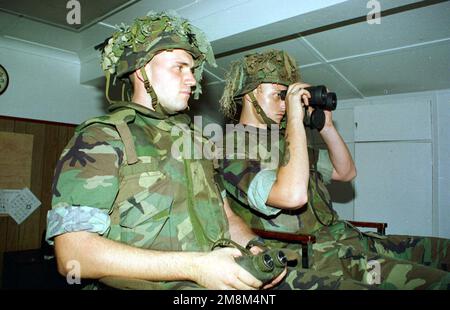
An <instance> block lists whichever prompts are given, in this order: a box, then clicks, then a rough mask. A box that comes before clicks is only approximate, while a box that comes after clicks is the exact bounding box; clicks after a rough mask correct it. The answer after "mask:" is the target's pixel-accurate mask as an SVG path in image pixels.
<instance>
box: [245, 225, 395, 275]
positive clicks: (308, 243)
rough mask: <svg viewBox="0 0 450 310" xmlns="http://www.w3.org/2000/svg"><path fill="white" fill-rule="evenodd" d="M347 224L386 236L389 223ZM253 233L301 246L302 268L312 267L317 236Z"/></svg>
mask: <svg viewBox="0 0 450 310" xmlns="http://www.w3.org/2000/svg"><path fill="white" fill-rule="evenodd" d="M347 222H349V223H350V224H352V225H354V226H357V227H365V228H376V229H377V232H378V233H379V234H381V235H384V234H385V233H386V227H387V223H377V222H358V221H347ZM253 232H254V233H255V234H257V235H258V236H260V237H262V238H265V239H274V240H278V241H282V242H288V243H298V244H300V245H301V248H302V267H303V268H309V267H310V260H309V253H310V252H311V250H312V245H313V244H314V243H315V242H316V237H315V236H313V235H302V234H293V233H283V232H276V231H267V230H261V229H253Z"/></svg>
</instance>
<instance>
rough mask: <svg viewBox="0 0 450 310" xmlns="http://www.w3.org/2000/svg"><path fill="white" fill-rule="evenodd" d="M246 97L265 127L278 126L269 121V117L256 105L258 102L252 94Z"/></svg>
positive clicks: (271, 120)
mask: <svg viewBox="0 0 450 310" xmlns="http://www.w3.org/2000/svg"><path fill="white" fill-rule="evenodd" d="M248 95H249V97H250V101H251V103H252V105H253V107H254V108H255V110H256V113H257V114H258V115H259V116H260V117H261V118H262V120H263V122H264V123H265V124H266V125H278V124H277V123H276V122H275V121H274V120H273V119H271V118H270V117H268V116H267V114H266V113H265V112H264V110H263V109H262V108H261V106H260V105H259V104H258V101H257V100H256V97H255V95H254V94H253V92H249V93H248ZM267 128H268V129H269V128H270V126H267Z"/></svg>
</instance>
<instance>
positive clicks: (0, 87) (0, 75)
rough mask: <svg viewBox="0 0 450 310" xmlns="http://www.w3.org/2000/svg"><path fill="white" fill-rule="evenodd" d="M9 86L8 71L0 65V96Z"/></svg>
mask: <svg viewBox="0 0 450 310" xmlns="http://www.w3.org/2000/svg"><path fill="white" fill-rule="evenodd" d="M8 84H9V76H8V71H6V69H5V67H3V66H2V65H0V95H1V94H3V93H4V92H5V90H6V88H8Z"/></svg>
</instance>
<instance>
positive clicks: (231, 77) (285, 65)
mask: <svg viewBox="0 0 450 310" xmlns="http://www.w3.org/2000/svg"><path fill="white" fill-rule="evenodd" d="M299 81H300V72H299V71H298V69H297V65H296V63H295V60H294V59H292V57H290V56H289V54H288V53H286V52H285V51H279V50H269V51H267V52H263V53H253V54H248V55H246V56H244V58H242V59H240V60H237V61H235V62H233V63H232V64H231V66H230V70H229V71H228V73H227V76H226V81H225V89H224V92H223V95H222V98H221V99H220V107H221V110H222V111H223V112H224V114H225V116H227V117H230V118H232V117H233V116H234V114H235V113H236V103H241V101H242V97H243V96H244V95H245V94H247V93H249V92H250V91H252V90H254V89H255V88H256V87H258V85H259V84H261V83H275V84H282V85H286V86H288V85H290V84H293V83H296V82H299Z"/></svg>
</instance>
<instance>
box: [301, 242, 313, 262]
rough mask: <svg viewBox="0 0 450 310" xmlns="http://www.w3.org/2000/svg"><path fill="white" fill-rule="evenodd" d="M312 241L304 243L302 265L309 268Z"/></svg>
mask: <svg viewBox="0 0 450 310" xmlns="http://www.w3.org/2000/svg"><path fill="white" fill-rule="evenodd" d="M310 250H311V243H309V242H308V243H302V267H303V268H305V269H308V268H309V267H310V265H309V264H310V258H309V253H310V252H311V251H310Z"/></svg>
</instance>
